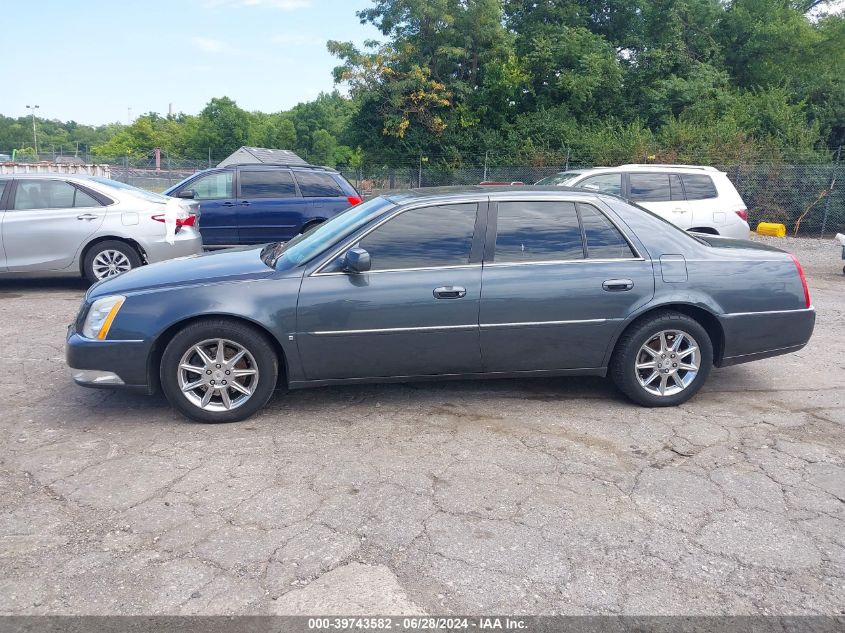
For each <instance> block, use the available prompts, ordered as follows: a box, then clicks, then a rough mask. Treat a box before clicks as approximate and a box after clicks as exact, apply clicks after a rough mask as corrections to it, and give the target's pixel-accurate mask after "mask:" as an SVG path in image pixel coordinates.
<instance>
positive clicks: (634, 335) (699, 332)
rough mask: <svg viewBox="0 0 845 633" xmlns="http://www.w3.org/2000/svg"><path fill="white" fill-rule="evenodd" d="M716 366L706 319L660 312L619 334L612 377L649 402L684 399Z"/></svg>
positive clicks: (624, 390)
mask: <svg viewBox="0 0 845 633" xmlns="http://www.w3.org/2000/svg"><path fill="white" fill-rule="evenodd" d="M712 366H713V344H712V343H711V341H710V336H709V335H708V334H707V330H705V329H704V328H703V327H702V326H701V324H699V323H698V322H697V321H696V320H695V319H693V318H691V317H688V316H686V315H684V314H680V313H677V312H669V311H666V312H660V313H657V314H655V315H652V316H650V317H646V318H645V319H643V320H642V321H640V322H638V323H635V324H634V325H633V326H631V327H630V328H629V329H628V330H627V331H626V332H625V333H624V334H623V335H622V338H620V339H619V342H618V343H617V346H616V351H615V352H614V355H613V359H612V360H611V366H610V376H611V378H612V379H613V382H614V383H616V386H617V387H619V389H620V391H622V393H624V394H625V395H626V396H628V397H629V398H630V399H631V400H633V401H634V402H636V403H638V404H641V405H643V406H646V407H669V406H675V405H679V404H682V403H684V402H686V401H687V400H689V399H690V398H692V397H693V396H694V395H695V394H696V393H697V392H698V390H699V389H701V387H702V385H703V384H704V382H705V381H706V380H707V376H708V375H709V374H710V369H711V368H712Z"/></svg>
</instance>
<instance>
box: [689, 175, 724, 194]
mask: <svg viewBox="0 0 845 633" xmlns="http://www.w3.org/2000/svg"><path fill="white" fill-rule="evenodd" d="M681 180H683V181H684V191H685V192H686V194H687V200H707V199H708V198H718V197H719V193H718V192H717V191H716V185H714V184H713V179H712V178H710V176H703V175H702V176H699V175H698V174H681Z"/></svg>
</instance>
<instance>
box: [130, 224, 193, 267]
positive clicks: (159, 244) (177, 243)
mask: <svg viewBox="0 0 845 633" xmlns="http://www.w3.org/2000/svg"><path fill="white" fill-rule="evenodd" d="M140 243H141V246H142V247H143V249H144V252H145V253H146V254H147V263H148V264H155V263H158V262H163V261H166V260H168V259H175V258H176V257H189V256H191V255H199V254H200V253H202V236H200V232H199V231H198V230H197V229H195V228H188V227H185V228H183V229H182V230H180V231H179V232H178V233H177V234H176V236H175V240H174V242H173V244H168V243H167V241H166V240H165V239H164V236H162V237H161V238H160V239H155V240H144V241H141V242H140Z"/></svg>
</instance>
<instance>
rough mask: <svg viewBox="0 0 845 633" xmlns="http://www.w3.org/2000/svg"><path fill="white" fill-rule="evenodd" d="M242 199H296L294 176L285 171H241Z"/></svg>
mask: <svg viewBox="0 0 845 633" xmlns="http://www.w3.org/2000/svg"><path fill="white" fill-rule="evenodd" d="M239 182H240V188H241V198H295V197H296V185H295V184H294V182H293V175H291V173H290V172H289V171H284V170H269V169H265V170H258V169H254V170H244V169H242V170H241V173H240V179H239Z"/></svg>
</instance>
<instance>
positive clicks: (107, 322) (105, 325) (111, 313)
mask: <svg viewBox="0 0 845 633" xmlns="http://www.w3.org/2000/svg"><path fill="white" fill-rule="evenodd" d="M802 279H803V276H802ZM123 301H124V299H121V300H120V301H118V302H117V303H115V304H114V306H112V309H111V310H109V315H108V316H107V317H106V320H105V321H103V326H102V327H101V328H100V331H99V332H98V333H97V338H98V339H99V340H101V341H102V340H103V339H105V338H106V336H108V334H109V330H110V329H111V324H112V321H114V318H115V317H116V316H117V311H118V310H120V306H122V305H123Z"/></svg>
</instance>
